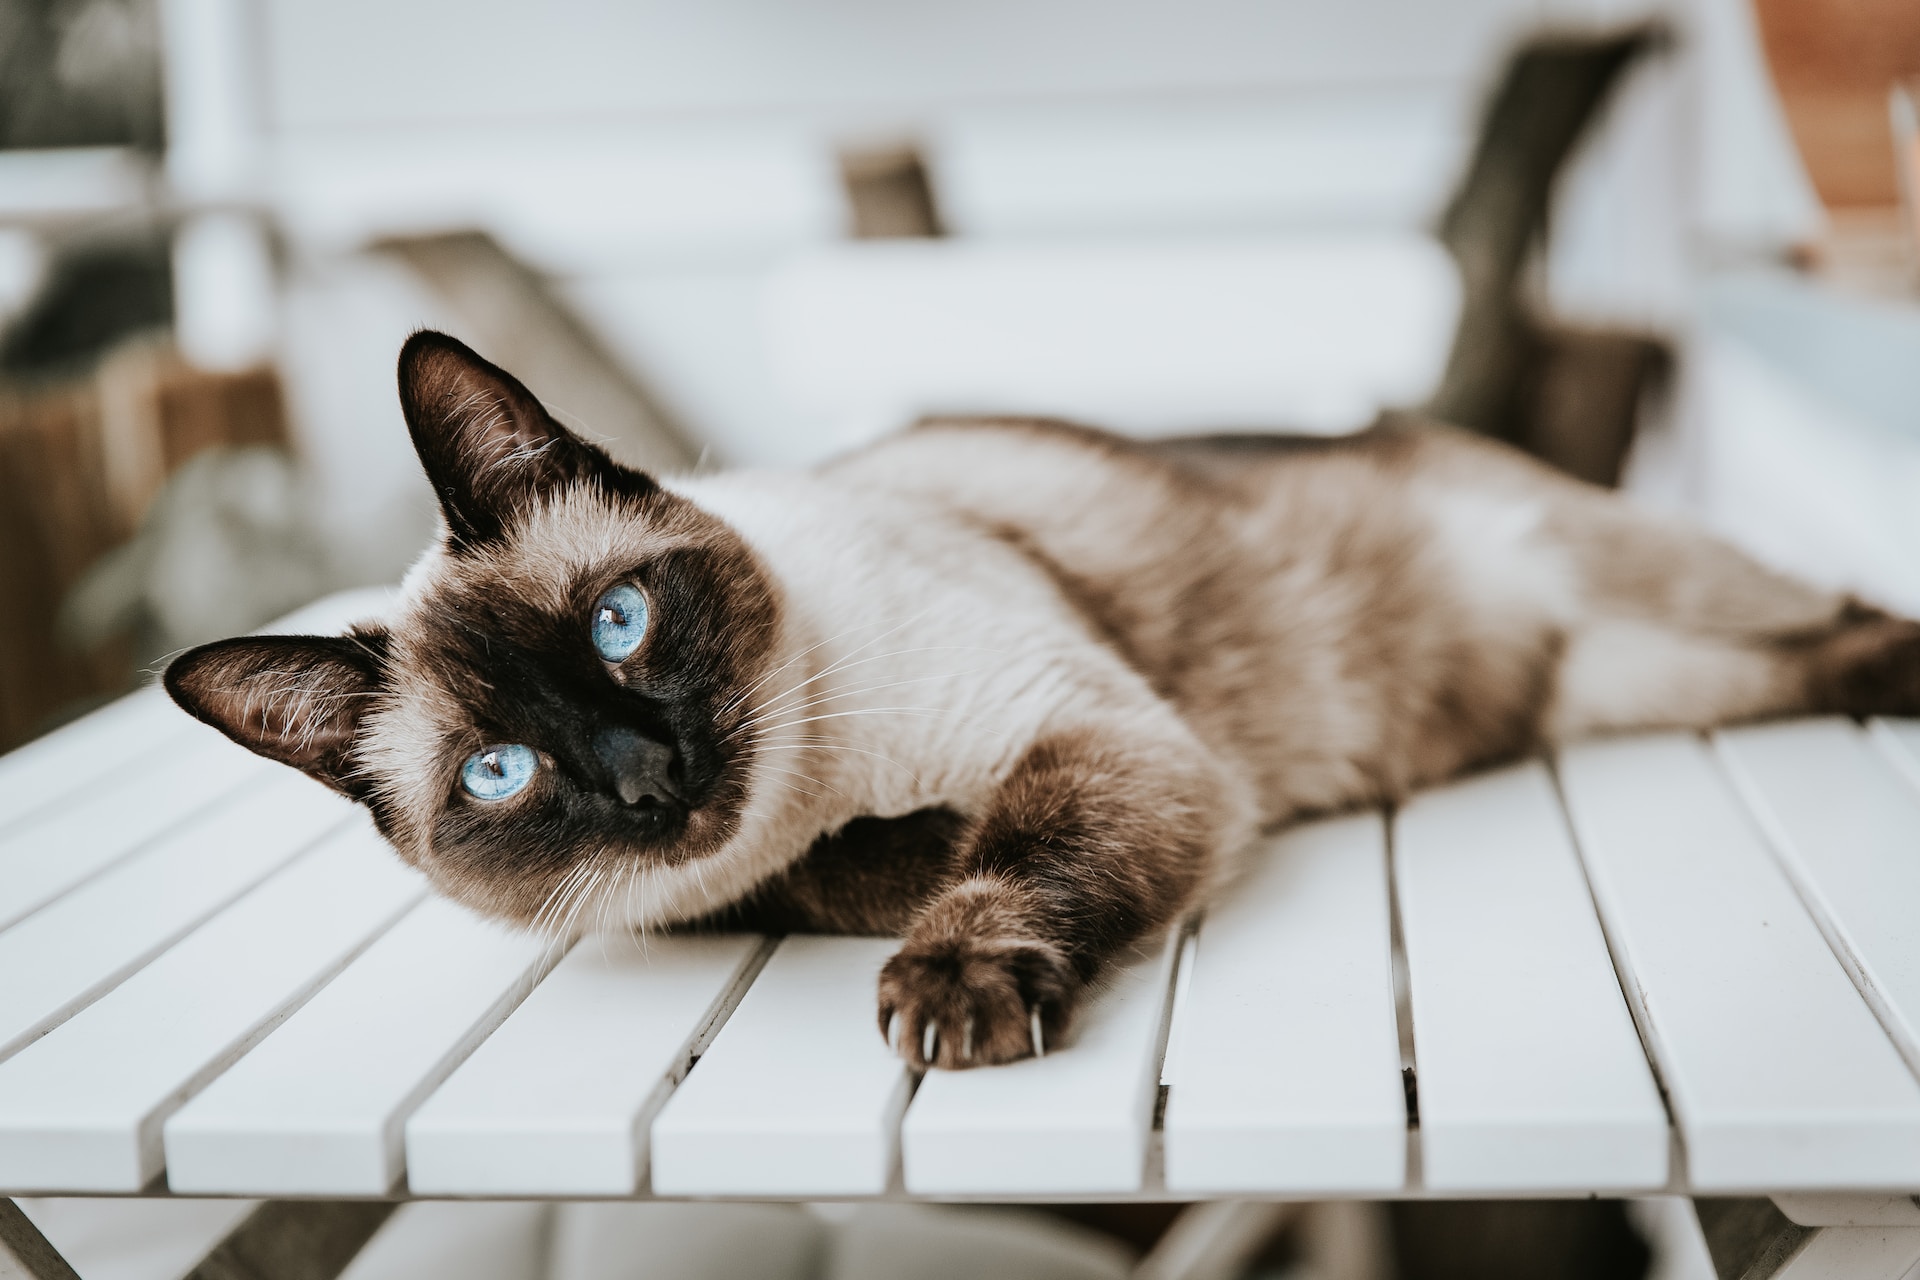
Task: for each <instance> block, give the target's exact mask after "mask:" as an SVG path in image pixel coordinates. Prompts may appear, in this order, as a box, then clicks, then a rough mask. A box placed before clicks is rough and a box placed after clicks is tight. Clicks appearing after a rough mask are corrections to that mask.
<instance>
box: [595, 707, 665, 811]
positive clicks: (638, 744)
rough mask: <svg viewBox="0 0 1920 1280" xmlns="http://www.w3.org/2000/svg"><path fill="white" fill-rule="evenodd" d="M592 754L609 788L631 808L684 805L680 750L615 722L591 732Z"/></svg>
mask: <svg viewBox="0 0 1920 1280" xmlns="http://www.w3.org/2000/svg"><path fill="white" fill-rule="evenodd" d="M593 754H594V757H595V758H596V759H597V760H598V761H599V763H600V767H601V768H602V769H603V770H604V771H605V774H606V781H607V785H608V788H609V789H610V790H611V791H612V792H613V793H614V794H615V795H617V796H619V797H620V803H622V804H624V805H627V806H628V807H630V808H685V807H686V803H687V800H686V792H685V787H684V785H683V779H682V773H683V771H682V768H681V764H680V753H679V752H678V751H677V750H675V749H674V748H673V747H672V746H670V745H668V744H667V743H664V742H658V741H655V740H654V739H652V738H649V737H647V736H646V735H645V734H642V733H637V732H635V731H634V730H632V729H628V728H625V727H619V726H616V727H614V728H610V729H601V730H600V731H599V732H597V733H595V734H594V735H593Z"/></svg>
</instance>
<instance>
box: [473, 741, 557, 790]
mask: <svg viewBox="0 0 1920 1280" xmlns="http://www.w3.org/2000/svg"><path fill="white" fill-rule="evenodd" d="M539 767H540V757H539V756H537V755H535V754H534V753H533V748H532V747H523V746H521V745H520V744H519V743H517V742H515V743H508V744H507V745H506V746H502V747H488V748H487V749H486V750H485V751H476V752H474V753H473V754H472V755H470V756H468V757H467V762H466V763H465V764H463V765H461V766H460V785H461V786H463V787H465V788H466V789H467V794H468V795H470V796H473V797H475V798H476V799H480V800H505V799H506V798H507V797H508V796H510V795H514V794H516V793H517V792H519V791H520V790H521V789H522V788H524V787H525V786H526V785H527V784H528V783H529V782H532V781H533V771H534V770H535V769H537V768H539Z"/></svg>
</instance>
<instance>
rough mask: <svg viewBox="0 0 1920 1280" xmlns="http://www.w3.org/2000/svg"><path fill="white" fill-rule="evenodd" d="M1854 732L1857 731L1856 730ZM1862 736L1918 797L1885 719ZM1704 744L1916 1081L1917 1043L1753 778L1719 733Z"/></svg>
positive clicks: (1915, 763)
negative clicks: (1851, 942) (1906, 1032)
mask: <svg viewBox="0 0 1920 1280" xmlns="http://www.w3.org/2000/svg"><path fill="white" fill-rule="evenodd" d="M1849 723H1850V724H1851V722H1849ZM1855 728H1856V732H1858V728H1857V726H1855ZM1862 737H1863V741H1862V742H1861V743H1860V745H1861V746H1863V747H1864V748H1865V749H1866V751H1867V752H1868V754H1869V755H1871V756H1877V757H1878V758H1879V759H1880V760H1881V762H1883V763H1884V764H1886V765H1887V766H1888V770H1889V772H1891V773H1893V774H1894V775H1895V776H1896V777H1897V778H1898V779H1899V781H1900V783H1901V784H1903V785H1904V786H1905V787H1906V788H1907V789H1909V790H1911V791H1914V792H1915V793H1916V794H1920V760H1917V759H1915V757H1914V756H1912V755H1911V754H1910V753H1909V752H1908V749H1907V746H1906V744H1905V743H1903V742H1901V741H1900V739H1899V738H1898V737H1897V736H1896V733H1895V731H1894V730H1893V728H1892V727H1891V726H1890V725H1889V724H1888V722H1887V721H1885V720H1881V719H1875V720H1874V721H1873V722H1872V724H1871V726H1870V731H1869V732H1866V733H1864V734H1862ZM1708 745H1709V747H1710V749H1711V754H1712V756H1713V763H1714V768H1715V769H1717V770H1718V771H1719V773H1720V776H1721V777H1722V778H1723V779H1725V780H1726V783H1727V785H1728V788H1729V789H1730V790H1731V791H1732V792H1733V794H1734V795H1735V796H1737V797H1738V798H1739V801H1740V810H1741V812H1742V813H1743V814H1744V815H1745V816H1746V818H1747V821H1749V822H1750V823H1752V824H1753V827H1754V830H1755V831H1756V832H1758V833H1759V836H1760V842H1761V844H1762V846H1763V847H1764V848H1765V849H1766V850H1767V853H1768V854H1769V855H1770V856H1771V857H1772V859H1773V862H1774V865H1775V866H1777V867H1779V868H1780V873H1781V874H1782V875H1784V876H1785V877H1786V878H1787V883H1788V884H1790V885H1792V886H1793V892H1794V896H1795V897H1796V898H1797V899H1798V900H1799V902H1800V905H1801V907H1802V908H1803V909H1804V910H1805V911H1806V913H1807V915H1808V917H1809V918H1811V919H1812V921H1813V923H1814V927H1815V928H1817V929H1818V930H1819V931H1820V936H1821V938H1822V939H1824V940H1825V941H1826V944H1827V949H1828V950H1829V951H1831V952H1832V953H1833V957H1834V959H1835V960H1837V961H1839V963H1840V968H1841V969H1842V970H1843V971H1845V973H1846V975H1847V980H1848V981H1849V982H1851V983H1853V987H1854V990H1855V991H1857V992H1858V993H1859V995H1860V999H1861V1000H1862V1001H1863V1002H1864V1003H1865V1004H1866V1006H1867V1008H1868V1009H1869V1010H1870V1011H1871V1012H1872V1013H1873V1017H1874V1020H1875V1021H1876V1022H1878V1023H1879V1024H1880V1029H1881V1030H1882V1031H1883V1032H1885V1033H1886V1036H1887V1039H1888V1040H1889V1041H1891V1042H1892V1044H1893V1047H1894V1049H1895V1050H1896V1051H1897V1052H1898V1053H1899V1054H1900V1056H1901V1058H1902V1059H1903V1060H1905V1062H1906V1064H1907V1069H1908V1070H1909V1071H1911V1072H1913V1073H1914V1075H1915V1076H1916V1078H1920V1043H1916V1042H1915V1041H1914V1040H1913V1039H1912V1038H1910V1037H1909V1036H1908V1035H1906V1034H1905V1033H1904V1032H1903V1030H1902V1028H1901V1026H1900V1018H1899V1016H1898V1014H1897V1013H1896V1012H1895V1011H1894V1009H1893V1008H1892V1006H1891V1005H1890V1004H1889V1002H1888V997H1887V993H1886V992H1884V991H1882V990H1881V989H1880V986H1879V984H1877V983H1876V982H1875V981H1874V980H1873V977H1872V975H1871V974H1869V973H1868V972H1867V968H1866V962H1865V960H1864V959H1863V957H1861V956H1860V955H1859V954H1858V953H1857V952H1856V951H1855V949H1854V947H1853V946H1852V944H1850V943H1849V942H1848V940H1847V938H1846V935H1845V934H1844V933H1843V932H1842V931H1841V929H1840V925H1839V922H1838V921H1837V920H1836V919H1834V917H1833V914H1832V912H1830V911H1829V910H1828V909H1827V907H1826V904H1825V903H1824V901H1823V899H1822V896H1821V894H1820V892H1819V890H1818V888H1817V886H1816V885H1814V884H1813V883H1811V881H1810V880H1809V878H1808V877H1809V875H1810V872H1808V870H1807V868H1806V867H1804V866H1803V865H1802V864H1801V862H1800V860H1799V859H1798V858H1796V857H1793V856H1792V855H1791V853H1790V847H1791V845H1792V843H1793V837H1792V835H1791V833H1789V832H1788V831H1787V830H1785V828H1784V827H1783V826H1782V824H1781V823H1780V821H1779V820H1778V818H1777V815H1775V814H1774V813H1773V812H1772V811H1771V807H1770V806H1769V804H1768V803H1767V800H1766V797H1765V795H1764V794H1762V792H1761V786H1760V782H1759V780H1758V779H1756V778H1754V777H1752V776H1750V775H1749V773H1748V771H1747V770H1746V769H1744V768H1741V767H1740V766H1739V765H1738V763H1737V762H1736V761H1735V760H1734V759H1733V758H1732V757H1731V755H1730V754H1729V752H1730V748H1729V747H1728V746H1727V744H1725V743H1724V742H1723V741H1722V740H1721V737H1720V735H1719V734H1717V733H1715V734H1712V735H1709V740H1708Z"/></svg>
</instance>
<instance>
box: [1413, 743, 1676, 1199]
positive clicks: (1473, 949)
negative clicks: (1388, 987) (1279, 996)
mask: <svg viewBox="0 0 1920 1280" xmlns="http://www.w3.org/2000/svg"><path fill="white" fill-rule="evenodd" d="M1393 864H1394V878H1395V887H1396V889H1397V891H1398V895H1399V903H1400V928H1401V939H1402V943H1403V945H1404V947H1405V949H1406V957H1407V974H1408V983H1409V993H1410V995H1411V1003H1412V1010H1413V1042H1414V1059H1415V1062H1416V1063H1417V1066H1418V1077H1419V1087H1420V1153H1421V1162H1422V1176H1423V1179H1424V1181H1425V1184H1426V1185H1427V1186H1428V1187H1431V1188H1434V1189H1435V1190H1446V1191H1501V1190H1511V1189H1513V1188H1515V1187H1527V1188H1541V1189H1549V1188H1553V1189H1575V1188H1582V1187H1586V1188H1593V1187H1605V1188H1618V1189H1622V1190H1627V1189H1640V1190H1650V1189H1654V1188H1658V1187H1662V1186H1664V1185H1665V1184H1666V1181H1667V1158H1668V1150H1669V1146H1670V1144H1671V1140H1670V1138H1669V1136H1668V1129H1667V1113H1666V1109H1665V1108H1664V1107H1663V1106H1662V1105H1661V1102H1660V1094H1659V1090H1658V1089H1657V1088H1656V1087H1655V1086H1654V1082H1653V1076H1652V1074H1651V1073H1650V1072H1649V1071H1648V1069H1647V1060H1646V1055H1645V1053H1644V1052H1643V1051H1642V1050H1641V1047H1640V1036H1639V1033H1638V1032H1636V1031H1635V1030H1634V1025H1633V1017H1632V1015H1631V1014H1630V1013H1629V1012H1628V1010H1627V1005H1626V1000H1625V997H1624V996H1623V995H1622V994H1621V992H1620V985H1619V982H1618V980H1617V979H1616V978H1615V976H1614V971H1613V962H1612V960H1611V959H1610V958H1609V957H1608V955H1607V944H1606V939H1605V937H1604V936H1603V935H1602V934H1601V931H1600V924H1599V921H1598V920H1597V919H1596V918H1595V915H1594V908H1593V899H1592V897H1591V895H1590V894H1589V893H1588V891H1587V882H1586V877H1585V875H1584V874H1583V873H1582V871H1581V868H1580V862H1579V859H1578V857H1577V856H1576V855H1575V853H1574V851H1573V842H1572V840H1571V838H1570V837H1569V835H1568V833H1567V829H1566V824H1565V821H1564V819H1563V818H1562V816H1561V812H1560V804H1559V800H1558V797H1557V796H1556V794H1555V792H1554V788H1553V782H1552V779H1551V778H1550V777H1549V776H1548V774H1547V770H1546V768H1545V766H1543V765H1540V764H1537V763H1536V764H1525V765H1519V766H1516V767H1513V768H1508V769H1501V770H1498V771H1496V772H1494V773H1490V774H1483V775H1481V776H1479V777H1475V778H1471V779H1468V780H1466V781H1464V782H1459V783H1455V784H1454V785H1452V786H1448V787H1444V788H1441V789H1439V790H1436V791H1430V792H1427V793H1425V794H1423V795H1419V796H1416V797H1414V799H1413V800H1412V801H1411V803H1409V804H1408V805H1407V806H1406V807H1405V808H1404V809H1402V810H1401V811H1400V813H1399V814H1398V815H1397V816H1396V818H1395V821H1394V828H1393Z"/></svg>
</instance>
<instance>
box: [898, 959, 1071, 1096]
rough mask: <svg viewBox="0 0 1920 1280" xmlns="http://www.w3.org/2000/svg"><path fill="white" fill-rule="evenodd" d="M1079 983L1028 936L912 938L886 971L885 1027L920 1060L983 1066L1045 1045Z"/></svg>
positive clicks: (1059, 1027)
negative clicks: (1027, 937)
mask: <svg viewBox="0 0 1920 1280" xmlns="http://www.w3.org/2000/svg"><path fill="white" fill-rule="evenodd" d="M1079 985H1080V982H1079V978H1078V977H1077V976H1076V975H1075V974H1074V971H1073V967H1072V966H1071V965H1070V964H1068V963H1067V959H1066V956H1065V955H1064V954H1063V953H1062V952H1061V951H1060V949H1059V948H1058V947H1055V946H1052V945H1050V944H1048V943H1045V942H1040V941H1035V940H1033V939H1026V938H941V939H937V940H932V939H929V940H921V939H911V938H910V939H908V941H907V945H906V946H904V947H902V948H901V949H900V951H899V952H898V953H896V954H895V955H894V957H893V958H892V959H891V960H889V961H887V964H886V967H885V968H883V969H882V970H881V971H880V1033H881V1034H882V1035H884V1036H885V1037H886V1038H887V1043H888V1044H890V1045H892V1046H893V1048H894V1051H895V1052H896V1053H898V1054H899V1055H900V1056H901V1057H903V1058H905V1059H906V1060H907V1061H908V1062H910V1063H912V1064H913V1065H914V1066H916V1067H926V1066H936V1067H949V1068H953V1067H979V1066H986V1065H989V1064H992V1063H996V1062H1011V1061H1013V1060H1014V1059H1015V1058H1024V1057H1027V1056H1028V1055H1029V1054H1036V1055H1037V1054H1042V1053H1045V1052H1046V1046H1047V1043H1048V1042H1049V1041H1057V1040H1058V1039H1059V1038H1060V1036H1061V1035H1062V1033H1064V1032H1065V1030H1066V1027H1067V1023H1068V1020H1069V1018H1070V1017H1071V1015H1072V1012H1073V1000H1074V996H1075V994H1076V993H1077V991H1078V988H1079Z"/></svg>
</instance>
